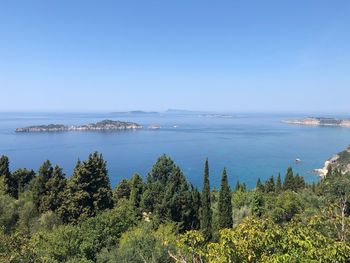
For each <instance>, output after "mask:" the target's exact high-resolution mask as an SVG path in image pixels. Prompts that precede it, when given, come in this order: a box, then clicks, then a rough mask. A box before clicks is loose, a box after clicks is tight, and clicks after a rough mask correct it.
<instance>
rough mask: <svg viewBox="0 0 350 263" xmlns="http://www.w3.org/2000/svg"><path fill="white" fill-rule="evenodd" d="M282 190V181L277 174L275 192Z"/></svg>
mask: <svg viewBox="0 0 350 263" xmlns="http://www.w3.org/2000/svg"><path fill="white" fill-rule="evenodd" d="M281 191H282V181H281V174H278V176H277V181H276V193H278V194H279V193H280V192H281Z"/></svg>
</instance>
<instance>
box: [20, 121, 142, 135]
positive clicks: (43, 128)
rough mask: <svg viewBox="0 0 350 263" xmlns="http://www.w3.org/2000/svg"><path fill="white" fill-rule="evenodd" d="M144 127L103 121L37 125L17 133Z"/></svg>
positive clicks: (132, 123)
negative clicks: (82, 123) (83, 123)
mask: <svg viewBox="0 0 350 263" xmlns="http://www.w3.org/2000/svg"><path fill="white" fill-rule="evenodd" d="M141 128H143V126H142V125H139V124H137V123H134V122H124V121H113V120H103V121H100V122H97V123H90V124H87V125H71V126H68V125H63V124H49V125H36V126H29V127H24V128H17V129H16V132H67V131H111V130H133V129H141Z"/></svg>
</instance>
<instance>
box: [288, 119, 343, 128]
mask: <svg viewBox="0 0 350 263" xmlns="http://www.w3.org/2000/svg"><path fill="white" fill-rule="evenodd" d="M283 122H284V123H288V124H298V125H309V126H339V127H347V128H350V119H334V118H322V117H309V118H304V119H296V120H286V121H283Z"/></svg>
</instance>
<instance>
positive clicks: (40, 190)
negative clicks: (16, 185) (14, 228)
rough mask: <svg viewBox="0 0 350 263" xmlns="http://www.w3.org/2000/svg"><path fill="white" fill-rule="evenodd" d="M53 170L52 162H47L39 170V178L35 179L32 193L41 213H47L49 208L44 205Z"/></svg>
mask: <svg viewBox="0 0 350 263" xmlns="http://www.w3.org/2000/svg"><path fill="white" fill-rule="evenodd" d="M52 172H53V168H52V165H51V162H50V161H49V160H46V161H45V162H44V163H43V164H42V165H41V166H40V168H39V172H38V175H37V177H36V178H35V181H34V184H33V188H32V192H33V199H34V204H35V206H36V208H37V210H38V211H39V212H40V213H43V212H46V211H47V207H46V205H45V204H44V203H43V200H44V199H45V196H46V195H47V194H48V188H47V185H46V184H47V182H48V181H49V179H50V178H51V177H52Z"/></svg>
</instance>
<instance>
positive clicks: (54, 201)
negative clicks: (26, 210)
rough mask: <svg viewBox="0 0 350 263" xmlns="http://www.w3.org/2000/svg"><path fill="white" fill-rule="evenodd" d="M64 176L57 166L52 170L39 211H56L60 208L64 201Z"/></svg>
mask: <svg viewBox="0 0 350 263" xmlns="http://www.w3.org/2000/svg"><path fill="white" fill-rule="evenodd" d="M66 184H67V181H66V176H65V174H64V173H63V171H62V168H60V167H59V166H58V165H56V166H55V167H54V168H53V170H52V176H51V177H50V178H49V179H48V180H47V182H46V184H45V188H46V194H45V195H44V196H43V197H42V201H41V206H40V207H41V211H42V212H44V211H56V210H57V209H59V208H61V206H62V204H63V201H64V191H65V188H66Z"/></svg>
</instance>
